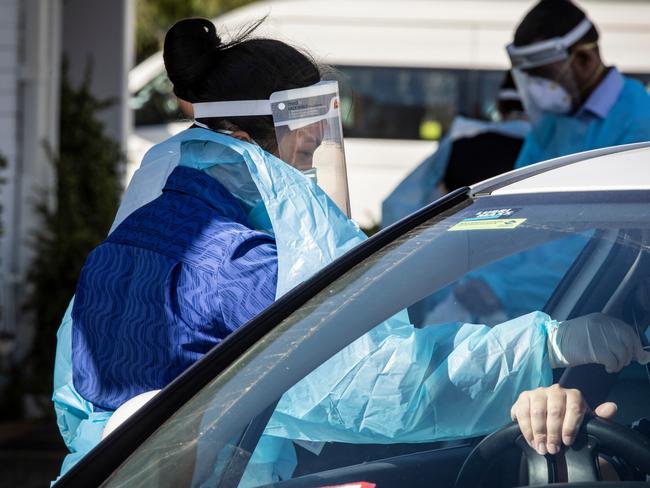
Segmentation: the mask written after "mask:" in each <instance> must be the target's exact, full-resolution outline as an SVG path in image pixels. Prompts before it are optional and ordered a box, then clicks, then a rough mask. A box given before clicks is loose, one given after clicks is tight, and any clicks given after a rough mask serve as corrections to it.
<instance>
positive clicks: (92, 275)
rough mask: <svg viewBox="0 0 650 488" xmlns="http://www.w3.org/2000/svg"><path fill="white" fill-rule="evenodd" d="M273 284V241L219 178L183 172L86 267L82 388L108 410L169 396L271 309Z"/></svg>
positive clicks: (77, 345)
mask: <svg viewBox="0 0 650 488" xmlns="http://www.w3.org/2000/svg"><path fill="white" fill-rule="evenodd" d="M276 283H277V252H276V246H275V241H274V239H273V238H272V237H271V236H269V235H267V234H264V233H261V232H258V231H255V230H252V229H251V228H250V227H249V225H248V223H247V218H246V215H245V214H244V212H243V210H242V208H241V207H240V205H239V203H238V202H237V200H236V199H235V198H234V197H233V196H232V195H231V194H230V193H229V192H228V191H227V190H226V189H225V188H224V187H223V186H222V185H221V184H220V183H219V182H217V181H216V180H215V179H214V178H212V177H211V176H209V175H207V174H205V173H203V172H201V171H198V170H195V169H190V168H186V167H178V168H176V169H175V170H174V171H173V172H172V174H171V175H170V176H169V179H168V180H167V183H166V185H165V188H164V189H163V193H162V195H161V196H160V197H158V198H157V199H156V200H154V201H152V202H151V203H149V204H147V205H145V206H143V207H141V208H140V209H138V210H137V211H135V212H134V213H133V214H131V215H130V216H129V217H128V218H127V219H126V220H125V221H124V222H122V224H120V225H119V226H118V227H117V228H116V229H115V231H114V232H113V233H112V234H111V235H110V236H109V237H108V238H107V239H106V240H105V241H104V242H103V243H102V244H101V245H100V246H99V247H97V248H96V249H95V250H94V251H93V252H92V253H91V254H90V255H89V257H88V259H87V260H86V263H85V265H84V267H83V269H82V271H81V274H80V277H79V281H78V284H77V293H76V297H75V301H74V308H73V311H72V316H73V333H72V358H73V361H72V363H73V381H74V386H75V388H76V389H77V391H78V392H79V393H80V394H81V395H82V396H83V397H84V398H85V399H86V400H89V401H90V402H92V403H93V404H94V405H95V406H96V407H98V408H100V409H107V410H113V409H115V408H117V407H118V406H120V405H121V404H122V403H124V402H125V401H126V400H128V399H130V398H132V397H133V396H135V395H137V394H139V393H143V392H145V391H149V390H155V389H159V388H163V387H164V386H165V385H167V384H168V383H169V382H170V381H171V380H173V379H174V378H175V377H176V376H178V375H179V374H180V373H182V372H183V371H184V370H185V369H186V368H187V367H188V366H190V365H191V364H192V363H194V362H195V361H196V360H198V359H199V358H201V356H203V355H204V354H205V353H206V352H208V351H209V350H210V349H211V348H212V347H214V346H215V345H216V344H218V343H219V342H221V341H222V340H223V339H224V338H225V337H226V336H227V335H228V334H230V333H231V332H233V331H234V330H235V329H237V328H238V327H240V326H241V325H243V324H245V323H246V322H247V321H248V320H249V319H251V318H252V317H254V316H255V315H257V314H258V313H259V312H260V311H262V310H263V309H264V308H265V307H267V306H268V305H269V304H271V303H272V302H273V301H274V299H275V292H276Z"/></svg>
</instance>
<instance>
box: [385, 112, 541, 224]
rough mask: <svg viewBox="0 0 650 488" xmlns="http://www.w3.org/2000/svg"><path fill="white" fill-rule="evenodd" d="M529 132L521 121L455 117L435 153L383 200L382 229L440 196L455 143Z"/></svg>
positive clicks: (523, 134)
mask: <svg viewBox="0 0 650 488" xmlns="http://www.w3.org/2000/svg"><path fill="white" fill-rule="evenodd" d="M529 130H530V124H529V123H528V122H526V121H523V120H513V121H509V122H485V121H483V120H474V119H468V118H465V117H456V118H455V119H454V122H453V123H452V125H451V129H450V130H449V133H448V134H447V135H446V136H445V137H444V138H443V139H442V140H441V141H440V144H439V146H438V149H437V150H436V152H434V153H433V154H432V155H431V156H429V157H428V158H427V159H425V160H424V161H423V162H422V163H421V164H420V165H419V166H418V167H417V168H415V170H413V172H412V173H411V174H409V175H408V176H407V177H406V178H405V179H404V180H403V181H402V182H401V183H400V184H399V185H398V186H397V188H395V190H393V192H392V193H391V194H390V195H389V196H388V197H387V198H386V199H385V200H384V202H383V204H382V213H381V226H382V228H385V227H388V226H389V225H390V224H393V223H395V222H397V221H398V220H400V219H402V218H403V217H406V216H407V215H409V214H411V213H413V212H415V211H416V210H419V209H420V208H422V207H424V206H425V205H428V204H429V203H431V202H433V201H435V200H437V199H438V198H440V197H441V196H442V193H441V191H440V189H439V188H438V184H439V183H440V182H441V181H442V179H443V178H444V176H445V172H446V171H447V163H448V162H449V157H450V156H451V150H452V146H453V143H454V141H456V140H458V139H462V138H465V137H474V136H476V135H478V134H482V133H484V132H496V133H498V134H503V135H505V136H510V137H518V138H521V139H523V138H524V137H526V134H527V133H528V131H529Z"/></svg>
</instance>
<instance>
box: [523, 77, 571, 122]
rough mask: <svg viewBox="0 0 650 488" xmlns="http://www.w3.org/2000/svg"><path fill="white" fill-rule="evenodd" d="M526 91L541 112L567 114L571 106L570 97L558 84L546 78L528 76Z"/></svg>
mask: <svg viewBox="0 0 650 488" xmlns="http://www.w3.org/2000/svg"><path fill="white" fill-rule="evenodd" d="M526 85H527V86H526V90H527V91H528V95H529V96H530V98H531V99H532V101H533V103H534V104H535V105H536V106H537V107H538V108H539V109H540V110H542V111H544V112H550V113H553V114H558V115H562V114H567V113H569V112H570V111H571V108H572V106H573V104H572V100H571V96H570V95H569V94H568V93H567V91H566V90H565V89H564V88H563V87H562V86H561V85H559V84H557V83H556V82H554V81H551V80H548V79H546V78H541V77H537V76H528V78H527V80H526Z"/></svg>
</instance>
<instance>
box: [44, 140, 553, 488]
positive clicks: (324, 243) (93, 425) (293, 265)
mask: <svg viewBox="0 0 650 488" xmlns="http://www.w3.org/2000/svg"><path fill="white" fill-rule="evenodd" d="M178 164H182V165H186V166H189V167H192V168H195V169H201V170H204V171H206V172H208V173H209V174H212V175H213V176H215V177H216V178H218V179H219V181H220V182H221V183H222V184H223V185H224V186H226V187H227V188H228V189H229V190H230V191H231V193H232V194H233V195H235V196H236V197H237V198H239V199H240V201H241V202H242V204H243V205H244V207H245V208H247V209H248V210H249V218H250V220H251V221H252V222H253V223H254V225H255V226H256V228H258V229H261V230H262V229H267V230H274V231H275V238H276V243H277V249H278V267H279V271H278V291H277V294H278V296H280V295H282V294H284V293H285V292H286V291H288V290H289V289H291V288H293V287H294V286H295V285H297V284H299V283H300V282H302V281H303V280H305V279H306V278H308V277H309V276H311V275H312V274H313V273H315V272H316V271H318V270H319V269H321V268H322V267H323V266H324V265H326V264H327V263H329V262H331V261H332V260H333V259H335V258H336V257H338V256H340V255H341V254H343V253H344V252H346V251H348V250H349V249H350V248H352V247H353V246H355V245H357V244H359V243H360V242H362V241H363V240H364V239H365V236H364V235H363V233H362V232H361V231H360V230H359V229H358V227H357V226H356V224H354V223H353V222H352V221H350V220H349V219H347V218H346V217H345V216H344V215H343V214H342V213H341V212H340V210H339V209H338V208H337V207H336V206H335V205H334V204H333V203H332V201H331V200H330V199H329V198H328V197H327V196H326V195H325V194H324V193H323V192H322V191H321V190H320V189H319V188H318V186H316V185H315V184H314V183H313V182H311V181H310V180H308V179H306V178H305V177H304V176H303V175H302V174H301V173H300V172H298V171H296V170H295V169H293V168H291V167H290V166H288V165H286V164H285V163H283V162H282V161H280V160H279V159H277V158H275V157H273V156H271V155H269V154H267V153H265V152H264V151H262V150H261V149H260V148H259V147H257V146H254V145H251V144H248V143H245V142H242V141H238V140H236V139H233V138H230V137H227V136H224V135H222V134H218V133H214V132H211V131H208V130H204V129H189V130H186V131H184V132H182V133H181V134H179V135H177V136H175V137H173V138H171V139H169V140H167V141H165V142H163V143H161V144H159V145H157V146H155V147H154V148H153V149H152V150H151V151H149V153H147V155H146V156H145V159H144V161H143V163H142V166H141V168H140V169H139V170H138V172H136V174H135V175H134V177H133V180H132V182H131V184H130V185H129V188H128V189H127V191H126V193H125V196H124V199H123V202H122V205H121V206H120V209H119V211H118V214H117V217H116V220H115V224H114V226H113V227H115V226H117V225H118V224H119V223H120V222H121V221H122V220H123V219H124V218H126V217H127V216H128V215H129V214H130V213H131V212H133V211H134V210H135V209H137V208H139V207H140V206H142V205H144V204H146V203H148V202H150V201H151V200H153V199H155V198H156V197H157V196H158V195H159V194H160V191H161V189H162V187H163V185H164V183H165V181H166V179H167V177H168V175H169V174H170V173H171V171H172V170H173V168H174V167H175V166H176V165H178ZM71 325H72V324H71V318H70V314H69V311H68V313H67V314H66V317H65V318H64V320H63V323H62V325H61V328H60V330H59V333H58V338H59V342H58V351H57V363H56V367H55V392H54V396H53V400H54V403H55V408H56V410H57V417H58V422H59V426H60V428H61V431H62V435H63V437H64V439H65V441H66V444H67V445H68V447H69V448H70V449H71V451H72V454H71V455H70V456H69V457H68V459H67V460H66V463H65V465H64V471H65V470H66V469H68V468H69V467H70V466H71V465H72V464H74V462H76V461H77V460H78V459H79V458H80V457H82V456H83V455H84V454H85V453H86V452H87V451H88V450H89V449H91V448H92V447H93V446H94V445H96V444H97V443H98V442H99V440H100V437H101V432H102V429H103V425H104V424H105V422H106V421H107V419H108V417H109V416H110V413H109V412H101V413H99V414H98V413H95V412H94V408H93V406H92V405H91V404H90V403H89V402H87V401H85V400H84V399H83V398H82V397H81V396H80V395H79V394H78V393H77V392H76V391H75V388H74V385H73V384H72V374H71V368H70V365H71V360H72V359H71V355H70V329H71ZM553 326H555V323H554V322H553V321H552V320H550V318H549V317H548V316H546V315H544V314H541V313H533V314H529V315H527V316H525V317H521V318H519V319H517V320H514V321H511V322H508V323H504V324H502V325H501V326H498V327H494V328H492V329H490V328H488V327H486V326H483V325H472V324H447V325H440V326H432V327H429V328H425V329H417V328H415V327H413V326H412V325H411V324H410V323H409V322H408V319H407V315H406V313H405V312H402V313H401V314H398V315H397V316H395V317H393V318H391V319H389V320H387V321H386V322H384V323H382V324H380V325H378V326H377V327H376V328H375V329H373V330H372V331H370V332H369V333H368V334H366V335H364V336H362V337H361V338H359V339H358V340H357V341H355V342H354V343H353V344H351V345H349V346H348V347H346V348H345V349H344V350H342V351H341V352H339V353H338V354H337V355H335V356H334V357H333V358H332V359H330V360H329V361H327V362H326V363H325V364H323V365H322V366H321V367H320V368H319V369H318V370H316V371H315V372H314V373H313V375H310V376H308V377H307V378H305V379H304V380H303V381H301V382H300V383H298V384H297V385H296V386H295V387H294V388H292V389H291V390H289V391H288V392H287V393H286V394H285V395H284V396H283V398H282V399H281V401H280V403H279V404H278V407H277V409H276V412H275V413H274V415H273V416H272V418H271V420H270V422H269V424H268V426H267V429H266V432H265V434H264V435H263V437H262V439H261V441H260V443H259V444H258V446H257V448H256V450H255V453H254V454H253V457H252V458H251V462H250V463H249V466H248V470H247V473H246V478H245V480H244V481H243V482H242V485H244V486H248V485H253V484H256V483H262V482H269V481H273V480H278V479H286V478H288V477H290V476H291V474H292V472H293V469H294V467H295V463H296V461H295V453H294V452H293V446H292V442H291V441H292V440H294V439H299V440H303V441H314V442H323V441H333V440H341V441H346V442H377V443H387V442H423V441H431V440H436V439H451V438H458V437H466V436H469V435H479V434H482V433H486V432H489V431H491V430H494V429H495V428H498V427H499V426H501V425H502V424H503V423H504V422H507V418H508V412H509V408H510V405H511V404H512V402H513V401H514V400H515V399H516V397H517V395H518V394H519V392H521V391H522V390H524V389H528V388H535V387H537V386H540V385H547V384H549V383H550V381H551V369H550V365H549V363H548V360H547V359H546V355H547V351H546V337H547V330H548V328H549V327H553ZM388 372H390V374H387V373H388ZM202 446H203V444H202V442H201V439H199V441H198V445H197V450H198V452H197V456H199V457H200V456H202V455H204V454H206V452H205V451H202V450H203V449H204V448H203V447H202ZM209 446H210V444H209V443H208V444H207V447H206V449H209ZM203 479H205V478H203ZM196 481H197V483H201V481H202V480H201V477H198V478H197V480H196Z"/></svg>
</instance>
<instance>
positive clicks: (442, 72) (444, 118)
mask: <svg viewBox="0 0 650 488" xmlns="http://www.w3.org/2000/svg"><path fill="white" fill-rule="evenodd" d="M338 70H339V72H340V73H341V75H342V76H341V78H342V81H343V83H342V85H343V96H342V109H343V114H344V117H345V118H344V121H343V129H344V131H345V135H346V136H347V137H367V138H380V139H439V138H440V136H441V135H442V134H443V133H444V132H446V131H447V130H448V129H449V128H450V127H451V122H452V121H453V119H454V117H455V116H456V115H464V116H466V117H472V118H475V119H483V120H486V119H489V118H490V117H491V115H492V114H493V111H494V101H495V99H496V95H497V91H498V89H499V84H500V83H501V80H502V77H503V72H501V71H489V70H462V69H431V68H380V67H365V66H364V67H358V66H340V67H338Z"/></svg>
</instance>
